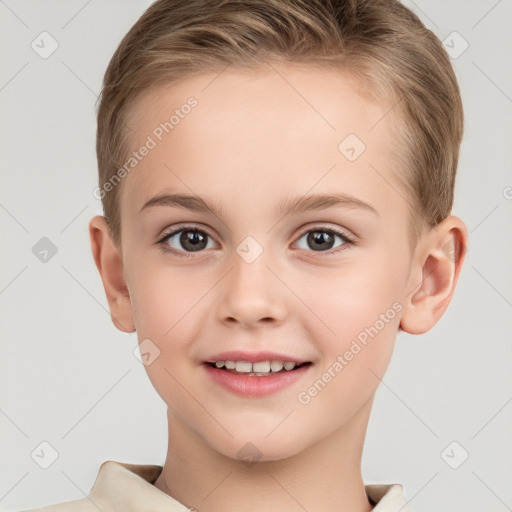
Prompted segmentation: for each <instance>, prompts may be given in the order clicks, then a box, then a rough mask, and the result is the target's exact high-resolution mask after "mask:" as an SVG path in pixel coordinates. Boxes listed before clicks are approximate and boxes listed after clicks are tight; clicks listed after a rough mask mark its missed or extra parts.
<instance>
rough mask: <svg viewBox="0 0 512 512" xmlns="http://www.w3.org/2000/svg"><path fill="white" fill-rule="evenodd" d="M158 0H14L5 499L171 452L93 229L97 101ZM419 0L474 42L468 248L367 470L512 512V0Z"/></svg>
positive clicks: (3, 380) (9, 18)
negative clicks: (39, 457) (123, 46)
mask: <svg viewBox="0 0 512 512" xmlns="http://www.w3.org/2000/svg"><path fill="white" fill-rule="evenodd" d="M150 3H151V2H150V1H149V0H145V1H142V0H137V1H131V2H126V1H125V2H123V1H120V0H115V1H113V0H110V1H108V2H106V1H103V2H100V1H99V0H92V1H91V0H89V1H84V0H73V1H68V2H62V1H44V2H42V1H36V0H32V1H14V0H5V1H3V0H0V17H1V18H0V20H1V30H0V37H1V38H2V41H1V56H2V57H1V58H2V61H1V62H2V74H1V77H0V100H1V103H2V123H1V138H0V140H1V142H2V160H1V164H2V167H1V169H2V186H1V189H0V222H1V226H2V260H1V261H2V264H1V266H0V315H1V316H0V318H1V330H2V341H1V347H0V350H1V352H0V393H1V395H0V432H1V437H0V507H1V509H2V510H19V509H23V508H29V507H30V508H32V507H36V506H43V505H48V504H52V503H57V502H62V501H67V500H71V499H78V498H82V497H84V495H86V494H88V492H89V491H90V488H91V486H92V484H93V482H94V479H95V477H96V474H97V471H98V469H99V465H100V463H101V462H103V461H104V460H107V459H113V460H118V461H125V462H134V463H139V464H142V463H149V464H162V463H163V462H164V458H165V454H166V447H167V444H166V443H167V437H166V416H165V406H164V403H163V401H162V400H161V399H160V397H159V396H158V395H157V393H156V391H154V389H153V387H152V385H151V383H150V382H149V379H148V378H147V376H146V373H145V371H144V368H143V366H142V364H141V363H140V362H139V361H138V360H137V359H136V357H135V356H134V355H133V350H134V348H135V347H136V346H137V340H136V337H135V336H136V335H135V334H132V335H128V334H123V333H120V332H119V331H117V330H116V329H115V327H114V326H113V324H112V323H111V320H110V315H109V313H108V307H107V302H106V299H105V296H104V291H103V287H102V284H101V280H100V277H99V274H98V273H97V270H96V268H95V266H94V262H93V259H92V256H91V251H90V245H89V237H88V232H87V224H88V221H89V219H90V218H91V217H92V216H93V215H95V214H101V213H102V210H101V205H100V202H99V201H98V200H97V199H95V198H94V197H93V195H92V190H93V188H94V187H95V186H96V172H97V170H96V159H95V151H94V138H95V101H96V97H97V94H98V93H99V91H100V84H101V80H102V76H103V73H104V71H105V69H106V66H107V63H108V61H109V59H110V57H111V55H112V53H113V51H114V50H115V48H116V46H117V45H118V43H119V42H120V40H121V38H122V36H123V35H124V34H125V33H126V31H127V30H128V29H129V28H130V26H131V25H132V24H133V23H134V22H135V21H136V20H137V18H138V17H139V16H140V15H141V13H142V12H143V10H144V9H145V8H146V7H147V6H149V5H150ZM404 3H405V4H406V5H407V6H408V7H410V8H411V9H412V10H413V11H415V12H416V13H417V14H418V15H419V16H420V18H421V19H422V20H423V22H424V23H425V24H426V26H427V27H428V28H430V29H432V30H433V31H434V32H435V33H436V34H437V35H438V37H439V38H440V39H441V40H444V39H445V38H446V37H447V36H448V35H449V34H451V33H452V32H453V31H457V32H458V33H459V34H460V35H461V36H462V37H463V38H464V39H465V40H466V41H467V42H468V43H469V47H468V49H467V50H466V51H465V52H463V53H462V54H461V55H460V56H459V57H457V58H454V59H453V60H452V62H453V65H454V67H455V71H456V74H457V76H458V79H459V82H460V86H461V89H462V96H463V102H464V106H465V116H466V119H465V138H464V142H463V144H462V149H461V158H460V166H459V171H458V173H459V174H458V177H457V186H456V201H455V207H454V210H453V213H454V214H455V215H458V216H459V217H461V218H462V219H463V220H464V221H465V222H466V224H467V226H468V230H469V232H470V235H469V249H468V254H467V259H466V263H465V266H464V268H463V270H462V274H461V276H460V280H459V284H458V288H457V290H456V292H455V295H454V297H453V300H452V303H451V305H450V307H449V308H448V311H447V313H446V314H445V316H444V317H443V318H442V319H441V320H440V322H439V323H438V324H437V325H436V327H435V328H434V329H433V330H432V331H431V332H429V333H427V334H424V335H421V336H411V335H409V334H405V333H402V334H401V335H400V336H399V337H398V340H397V346H396V351H395V354H394V358H393V360H392V363H391V365H390V367H389V369H388V372H387V373H386V375H385V377H384V380H383V383H382V384H381V386H380V388H379V390H378V392H377V397H376V402H375V406H374V411H373V415H372V418H371V420H370V425H369V428H368V435H367V442H366V447H365V451H364V457H363V476H364V480H365V482H366V483H394V482H399V483H402V484H403V485H404V489H405V494H406V498H407V499H408V500H410V506H411V508H412V509H413V510H414V511H415V512H432V511H434V510H436V511H448V510H451V511H464V512H473V511H474V512H476V511H481V510H486V511H487V512H502V511H506V510H512V486H511V482H512V439H511V426H512V372H511V369H510V367H511V360H512V358H511V352H512V343H511V334H510V333H511V323H512V236H511V235H512V229H511V220H512V199H511V198H512V188H510V187H512V172H511V162H512V144H511V142H512V69H511V58H510V54H511V50H512V31H510V24H511V23H512V1H511V0H500V1H496V0H482V1H471V2H468V1H462V0H458V1H448V2H447V1H441V0H436V1H432V0H430V1H427V0H416V1H415V2H414V3H413V2H411V1H406V2H404ZM42 31H47V32H49V33H50V34H51V35H52V37H53V38H54V39H55V40H56V41H57V42H58V45H59V46H58V49H57V50H56V51H55V52H54V53H53V54H52V55H51V56H50V57H48V58H47V59H43V58H41V57H40V56H39V55H38V54H37V53H36V52H35V51H34V50H33V49H32V48H31V42H32V41H33V40H34V39H36V38H37V36H38V35H39V34H40V33H41V32H42ZM457 44H459V43H457ZM47 48H48V47H47ZM459 48H460V46H459ZM507 187H508V188H507ZM42 237H48V238H49V239H50V240H51V241H52V242H53V243H54V244H55V245H56V247H57V249H58V251H57V253H56V254H55V255H54V256H53V257H51V258H50V259H49V260H48V261H47V262H46V263H43V262H42V261H40V260H39V259H38V258H37V257H36V256H35V255H34V254H33V252H32V247H33V246H34V245H35V244H36V243H37V242H38V241H39V240H40V239H41V238H42ZM43 441H46V442H48V443H50V444H51V445H52V446H53V447H54V448H55V450H56V451H57V452H58V458H57V460H56V461H55V462H54V463H53V464H52V465H51V466H50V467H49V468H48V469H42V468H41V467H40V466H39V465H38V464H36V462H35V461H34V460H33V459H32V458H31V453H32V452H33V451H34V450H35V449H36V448H38V447H39V446H40V443H41V442H43ZM453 441H456V442H457V443H458V444H457V445H455V446H453V445H452V447H450V448H449V449H448V450H445V448H446V447H447V446H448V445H450V443H452V442H453ZM452 448H453V450H452ZM463 450H465V451H467V452H468V454H469V457H468V459H467V460H466V461H465V462H464V463H463V464H462V465H460V467H458V469H453V468H452V467H450V466H449V464H448V463H447V461H449V462H450V463H451V464H452V465H453V466H456V465H457V464H458V463H460V461H461V460H462V458H461V457H462V456H463V455H464V451H463ZM47 453H48V452H47ZM443 454H444V455H443Z"/></svg>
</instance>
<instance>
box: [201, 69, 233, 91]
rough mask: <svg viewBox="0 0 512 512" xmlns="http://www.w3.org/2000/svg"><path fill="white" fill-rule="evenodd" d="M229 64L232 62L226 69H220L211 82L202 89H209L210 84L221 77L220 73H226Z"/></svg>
mask: <svg viewBox="0 0 512 512" xmlns="http://www.w3.org/2000/svg"><path fill="white" fill-rule="evenodd" d="M229 66H231V64H228V65H227V66H226V67H225V68H224V69H222V70H221V71H219V72H218V73H217V74H216V75H215V76H214V77H213V78H212V79H211V80H210V81H209V82H208V84H206V85H205V86H204V87H203V88H202V89H201V92H204V91H206V89H208V87H210V85H212V83H213V82H214V81H215V80H217V78H219V76H220V75H222V73H224V71H226V69H228V68H229Z"/></svg>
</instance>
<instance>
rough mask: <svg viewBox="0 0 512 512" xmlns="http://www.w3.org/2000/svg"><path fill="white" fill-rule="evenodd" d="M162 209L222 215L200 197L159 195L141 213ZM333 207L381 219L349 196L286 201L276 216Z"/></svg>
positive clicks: (211, 203)
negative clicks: (357, 211) (352, 210)
mask: <svg viewBox="0 0 512 512" xmlns="http://www.w3.org/2000/svg"><path fill="white" fill-rule="evenodd" d="M156 206H160V207H162V206H163V207H174V208H182V209H185V210H190V211H195V212H202V213H209V214H211V215H214V216H216V217H218V216H221V215H222V206H221V205H216V204H215V203H213V202H211V201H209V200H207V199H203V198H202V197H199V196H192V195H187V194H159V195H156V196H154V197H152V198H151V199H149V200H148V201H146V202H145V203H144V205H143V206H142V208H141V209H140V212H142V211H144V210H146V209H148V208H153V207H156ZM333 206H337V207H342V208H348V209H359V210H364V211H368V212H371V213H373V214H374V215H376V216H378V217H380V214H379V212H378V211H377V210H376V209H375V207H373V206H372V205H370V204H368V203H365V202H364V201H362V200H361V199H358V198H357V197H354V196H351V195H349V194H342V193H339V194H312V195H308V196H303V197H298V198H290V199H285V200H284V201H282V202H281V203H280V205H279V206H278V208H277V209H276V211H275V214H276V216H278V217H284V216H286V215H289V214H294V213H295V214H297V213H302V212H306V211H309V210H323V209H325V208H331V207H333Z"/></svg>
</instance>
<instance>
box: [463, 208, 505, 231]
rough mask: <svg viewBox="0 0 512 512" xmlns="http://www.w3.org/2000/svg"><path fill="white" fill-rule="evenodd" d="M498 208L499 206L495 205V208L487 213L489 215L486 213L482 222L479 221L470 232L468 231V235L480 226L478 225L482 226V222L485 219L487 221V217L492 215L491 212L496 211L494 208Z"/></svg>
mask: <svg viewBox="0 0 512 512" xmlns="http://www.w3.org/2000/svg"><path fill="white" fill-rule="evenodd" d="M498 206H499V204H497V205H496V206H495V207H494V208H493V209H492V210H491V211H490V212H489V213H488V214H487V215H486V216H485V217H484V218H483V219H482V220H481V221H480V222H479V223H478V224H477V225H476V226H475V227H474V228H473V229H472V230H471V231H470V233H473V231H475V229H476V228H477V227H478V226H480V224H482V222H483V221H484V220H485V219H487V217H489V215H491V213H493V212H494V211H495V210H496V208H498Z"/></svg>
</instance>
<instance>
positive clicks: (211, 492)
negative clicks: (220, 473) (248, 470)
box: [164, 471, 233, 512]
mask: <svg viewBox="0 0 512 512" xmlns="http://www.w3.org/2000/svg"><path fill="white" fill-rule="evenodd" d="M231 473H233V471H230V472H229V473H228V474H227V475H226V476H225V477H224V478H223V479H222V480H221V481H220V482H219V483H218V484H217V485H216V486H215V487H214V488H213V489H212V490H211V491H210V492H209V493H208V494H207V495H206V496H205V497H204V498H203V499H202V500H201V501H200V502H199V504H201V503H203V501H204V500H205V499H206V498H208V496H210V495H211V494H213V492H214V491H216V490H217V489H218V488H219V486H220V485H221V484H223V483H224V481H225V480H226V479H227V478H228V476H229V475H231ZM164 481H165V484H166V485H167V480H166V479H165V475H164ZM167 488H169V485H167ZM195 510H196V509H195V508H189V509H187V511H190V512H192V511H195Z"/></svg>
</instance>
